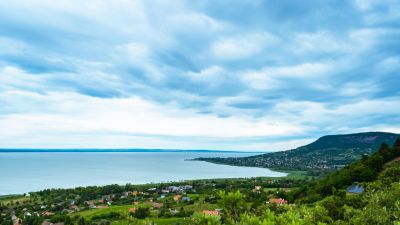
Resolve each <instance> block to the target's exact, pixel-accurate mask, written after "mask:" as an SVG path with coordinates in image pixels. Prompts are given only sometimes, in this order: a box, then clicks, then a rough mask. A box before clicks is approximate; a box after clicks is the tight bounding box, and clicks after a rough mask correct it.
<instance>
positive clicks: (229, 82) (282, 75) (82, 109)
mask: <svg viewBox="0 0 400 225" xmlns="http://www.w3.org/2000/svg"><path fill="white" fill-rule="evenodd" d="M399 21H400V3H399V2H398V1H395V0H383V1H369V0H356V1H340V2H338V1H323V2H322V1H307V2H294V1H279V2H276V1H225V0H216V1H199V2H192V1H179V0H178V1H161V0H160V1H139V0H117V1H113V2H112V3H110V2H109V1H104V0H88V1H84V2H82V1H77V0H68V1H67V0H60V1H49V0H44V1H36V0H24V1H20V2H18V3H16V2H12V1H3V2H0V49H1V50H0V125H1V127H2V129H1V131H0V147H34V148H40V147H44V148H70V147H71V148H75V147H79V148H85V147H90V148H103V147H107V148H109V147H115V148H135V147H139V148H179V149H225V150H234V149H235V150H283V149H287V148H292V147H296V146H298V145H301V144H304V143H307V142H309V141H310V140H313V139H315V138H317V137H319V136H321V135H326V134H336V133H352V132H358V131H372V130H382V131H393V132H399V131H400V126H399V125H398V124H399V122H400V116H399V115H400V114H399V112H398V109H399V108H400V93H399V92H400V89H399V86H400V81H399V79H398V78H399V76H400V74H399V71H400V42H399V41H398V40H400V22H399Z"/></svg>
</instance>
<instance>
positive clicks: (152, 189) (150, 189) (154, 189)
mask: <svg viewBox="0 0 400 225" xmlns="http://www.w3.org/2000/svg"><path fill="white" fill-rule="evenodd" d="M156 190H157V188H149V189H148V191H156Z"/></svg>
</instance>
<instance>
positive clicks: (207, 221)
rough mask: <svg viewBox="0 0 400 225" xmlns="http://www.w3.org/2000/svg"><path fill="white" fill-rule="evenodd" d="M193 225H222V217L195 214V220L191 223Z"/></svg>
mask: <svg viewBox="0 0 400 225" xmlns="http://www.w3.org/2000/svg"><path fill="white" fill-rule="evenodd" d="M191 224H193V225H220V224H221V217H219V216H209V215H204V214H201V213H195V214H193V218H192V221H191Z"/></svg>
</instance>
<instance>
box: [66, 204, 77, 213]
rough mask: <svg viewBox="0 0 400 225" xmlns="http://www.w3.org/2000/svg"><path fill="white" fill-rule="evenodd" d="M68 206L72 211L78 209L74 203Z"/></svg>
mask: <svg viewBox="0 0 400 225" xmlns="http://www.w3.org/2000/svg"><path fill="white" fill-rule="evenodd" d="M68 208H69V209H70V210H73V211H76V212H78V211H79V207H78V206H76V205H70V206H69V207H68Z"/></svg>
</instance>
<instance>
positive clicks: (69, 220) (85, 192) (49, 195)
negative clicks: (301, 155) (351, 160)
mask: <svg viewBox="0 0 400 225" xmlns="http://www.w3.org/2000/svg"><path fill="white" fill-rule="evenodd" d="M301 183H302V181H299V180H293V181H290V182H288V180H268V179H267V180H265V179H264V180H262V179H260V178H254V179H249V180H244V179H243V180H230V181H229V182H223V181H194V182H190V183H181V184H179V183H178V184H174V185H167V184H158V185H153V186H152V185H142V186H134V185H128V184H127V185H126V186H118V185H109V186H105V187H87V188H76V189H71V190H69V189H67V190H63V189H54V190H44V191H41V192H36V193H30V194H29V195H27V196H24V197H23V198H21V199H20V200H19V199H18V198H15V199H13V200H10V201H8V202H7V203H5V202H2V203H1V207H0V209H1V211H0V213H1V217H2V218H3V219H2V221H3V222H2V223H1V224H4V225H5V224H7V225H8V224H11V223H9V222H12V224H13V225H23V224H30V222H29V221H35V222H31V223H36V224H37V221H40V222H41V224H42V225H68V224H76V223H79V221H80V224H96V223H99V224H100V223H101V224H109V223H113V224H114V223H115V222H118V221H128V220H129V219H132V220H144V219H153V220H155V221H158V223H157V224H163V222H167V221H169V222H171V221H181V222H184V221H186V220H188V218H190V217H191V216H192V215H193V214H195V213H198V214H203V215H206V216H217V217H219V216H222V215H223V213H224V212H223V210H222V209H221V208H220V207H219V205H218V201H219V196H218V192H219V191H221V190H228V191H229V190H234V189H236V190H240V191H241V192H242V193H244V194H245V195H246V198H248V199H249V201H252V202H253V204H254V203H256V205H258V207H268V205H274V206H273V207H279V206H280V205H284V204H288V201H287V200H286V199H285V193H286V192H287V191H288V190H290V188H293V187H295V186H298V185H299V184H301ZM253 184H254V185H253ZM221 185H222V186H221ZM278 186H281V187H282V188H279V187H278ZM221 188H223V189H221ZM105 192H109V193H107V194H101V193H105ZM4 203H5V204H4ZM7 222H8V223H7ZM166 224H169V223H166Z"/></svg>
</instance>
